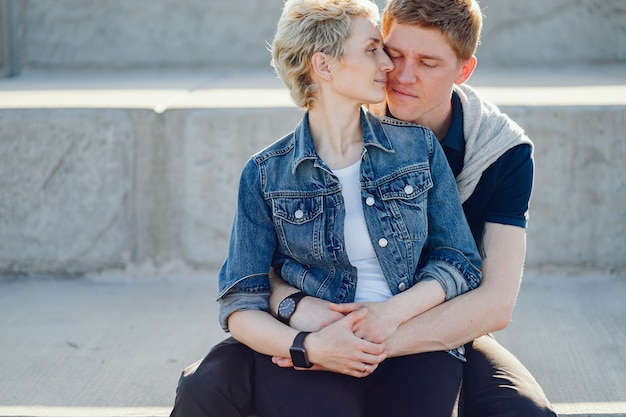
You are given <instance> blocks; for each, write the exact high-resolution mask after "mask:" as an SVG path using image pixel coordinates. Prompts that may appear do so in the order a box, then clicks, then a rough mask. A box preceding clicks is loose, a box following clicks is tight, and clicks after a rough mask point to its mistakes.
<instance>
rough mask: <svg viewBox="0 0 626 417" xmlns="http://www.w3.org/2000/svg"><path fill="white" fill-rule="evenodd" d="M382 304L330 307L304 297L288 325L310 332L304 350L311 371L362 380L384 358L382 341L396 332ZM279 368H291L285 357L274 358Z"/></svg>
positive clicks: (330, 304)
mask: <svg viewBox="0 0 626 417" xmlns="http://www.w3.org/2000/svg"><path fill="white" fill-rule="evenodd" d="M387 307H388V305H387V304H386V303H363V304H359V303H347V304H334V303H329V302H327V301H324V300H320V299H316V298H313V297H306V298H304V299H303V300H302V301H301V302H300V304H299V305H298V310H297V311H296V313H295V314H294V315H293V316H292V318H291V326H292V327H294V328H296V329H298V330H302V331H310V332H313V333H311V334H310V335H309V336H308V337H307V339H306V341H305V347H306V349H307V354H308V356H309V360H310V361H311V362H313V363H314V364H315V365H314V367H313V368H311V369H313V370H327V371H333V372H338V373H342V374H346V375H351V376H355V377H364V376H367V375H369V374H371V373H372V372H373V371H375V370H376V368H377V367H378V365H379V364H380V363H381V362H382V361H383V360H385V358H386V357H387V355H386V352H385V343H384V341H385V340H386V339H387V338H388V337H390V336H391V335H392V334H393V333H394V332H395V331H396V329H397V327H398V325H399V323H398V322H395V321H394V315H393V314H391V313H392V312H389V311H386V310H387ZM273 362H274V363H275V364H276V365H278V366H280V367H292V366H293V363H292V362H291V359H289V358H280V357H274V358H273Z"/></svg>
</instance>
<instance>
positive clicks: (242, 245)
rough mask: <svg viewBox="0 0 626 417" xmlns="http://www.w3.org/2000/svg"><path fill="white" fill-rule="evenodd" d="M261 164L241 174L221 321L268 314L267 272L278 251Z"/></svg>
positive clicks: (222, 279) (222, 284)
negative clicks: (247, 313) (249, 312)
mask: <svg viewBox="0 0 626 417" xmlns="http://www.w3.org/2000/svg"><path fill="white" fill-rule="evenodd" d="M261 178H262V176H261V170H260V167H259V165H257V163H256V162H255V161H254V160H253V159H251V160H250V161H248V163H247V164H246V166H245V167H244V170H243V172H242V174H241V179H240V182H239V194H238V201H237V210H236V213H235V219H234V221H233V226H232V231H231V236H230V243H229V247H228V257H227V258H226V261H225V262H224V264H223V265H222V268H221V269H220V272H219V294H218V296H217V301H218V302H219V320H220V324H221V326H222V328H223V329H224V330H226V331H228V324H227V321H228V316H229V315H230V314H232V313H234V312H235V311H240V310H264V311H269V294H270V285H269V277H268V272H269V270H270V265H271V262H272V258H273V256H274V251H275V249H276V242H277V239H276V231H275V229H274V224H273V221H272V215H271V210H270V207H268V205H267V203H266V201H265V199H264V197H263V190H262V187H263V184H262V183H261Z"/></svg>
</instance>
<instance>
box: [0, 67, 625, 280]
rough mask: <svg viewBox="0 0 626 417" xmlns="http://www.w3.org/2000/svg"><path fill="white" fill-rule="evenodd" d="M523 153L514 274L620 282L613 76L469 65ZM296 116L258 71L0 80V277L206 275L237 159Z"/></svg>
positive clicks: (617, 97) (621, 120) (617, 116)
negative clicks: (526, 170)
mask: <svg viewBox="0 0 626 417" xmlns="http://www.w3.org/2000/svg"><path fill="white" fill-rule="evenodd" d="M470 84H473V85H474V86H476V88H477V89H478V90H479V92H480V93H481V94H482V95H483V96H485V97H486V98H489V99H491V100H493V101H494V102H495V103H497V104H499V105H500V106H501V108H502V110H503V111H505V112H507V113H508V114H509V115H510V116H511V117H513V119H514V120H516V121H517V122H518V123H519V124H520V125H521V126H522V127H524V128H525V129H526V131H527V133H528V135H529V136H530V137H531V138H532V139H533V140H534V142H535V145H536V149H535V159H536V181H535V190H534V194H533V198H532V202H531V214H530V226H529V230H528V256H527V265H528V266H529V267H533V268H538V267H542V268H546V267H556V268H563V267H567V268H584V269H599V270H606V271H624V270H625V269H626V256H624V255H625V254H626V240H624V239H623V236H624V235H626V181H624V178H623V175H621V172H622V168H621V167H622V161H623V160H624V159H626V139H625V137H624V131H626V66H623V65H618V66H592V67H567V68H560V69H558V70H556V69H554V68H552V69H543V68H537V69H534V70H532V71H531V70H527V69H518V70H516V71H513V70H509V69H505V70H503V69H494V68H479V69H478V70H477V71H476V73H475V75H474V76H473V77H472V79H471V80H470ZM301 114H302V113H301V112H300V111H299V110H298V109H296V108H295V107H294V106H293V105H292V103H291V101H290V99H289V95H288V93H287V91H286V90H285V88H284V87H283V86H282V84H281V82H280V80H278V79H277V78H276V77H275V75H273V74H272V73H271V72H269V71H267V70H265V71H263V70H258V71H254V72H241V73H232V72H212V73H205V72H165V73H163V72H122V73H118V72H114V73H89V74H88V73H84V72H81V73H67V72H63V73H49V72H46V73H36V72H33V73H28V74H26V73H25V74H23V75H21V76H19V77H16V78H6V79H0V178H1V179H0V185H1V187H0V221H1V222H2V223H1V227H0V242H2V243H1V244H0V271H4V272H5V273H11V272H15V273H21V272H45V273H60V274H74V273H76V274H80V273H85V272H91V271H96V270H102V269H109V268H124V267H127V266H129V265H144V264H152V265H157V266H158V265H161V264H166V263H167V262H171V261H181V262H183V263H186V264H187V265H190V266H193V267H195V268H198V269H201V270H202V269H211V268H216V267H218V266H219V265H220V264H221V262H222V260H223V259H224V256H225V254H226V249H227V239H228V236H229V234H230V224H231V220H232V215H233V211H234V207H235V204H236V201H235V200H236V191H235V190H236V187H237V181H238V177H239V173H240V169H241V167H242V166H243V164H244V162H245V160H246V159H247V158H248V157H249V155H251V154H252V153H253V152H255V151H257V150H258V149H260V148H261V147H263V146H265V145H267V144H269V143H271V142H272V141H274V140H276V139H277V138H279V137H280V136H282V135H283V134H285V133H287V132H288V131H290V130H291V129H292V128H293V126H294V125H295V123H296V122H297V120H298V119H299V118H300V117H301Z"/></svg>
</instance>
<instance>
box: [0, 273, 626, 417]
mask: <svg viewBox="0 0 626 417" xmlns="http://www.w3.org/2000/svg"><path fill="white" fill-rule="evenodd" d="M215 277H216V274H215V271H213V272H209V273H206V274H197V273H193V272H190V271H189V270H187V269H186V268H184V267H182V266H180V265H171V266H170V267H169V268H168V269H167V270H161V271H159V272H157V271H153V270H151V269H149V268H141V269H135V270H128V271H125V272H124V273H119V272H118V273H115V272H109V273H105V274H92V275H90V276H87V277H84V278H83V279H67V278H62V277H60V278H59V277H56V278H55V277H50V276H48V277H31V278H28V279H18V280H8V279H0V317H2V318H3V320H0V334H2V338H0V367H1V369H2V378H0V416H5V417H18V416H34V417H66V416H69V417H83V416H85V417H118V416H119V417H144V416H158V417H161V416H167V415H169V412H170V411H171V407H172V405H173V401H174V396H175V389H176V384H177V381H178V377H179V375H180V372H181V371H182V369H183V368H184V367H185V366H186V365H188V364H190V363H192V362H194V361H196V360H197V359H199V358H201V357H203V356H204V355H205V354H206V353H207V352H208V350H209V349H210V348H211V347H212V346H213V345H214V344H215V343H217V342H219V341H220V340H222V339H223V338H224V337H225V336H226V335H225V334H224V333H223V331H222V330H221V329H220V328H219V325H218V323H217V304H216V303H215V302H214V301H213V300H214V299H215V296H216V294H217V283H216V278H215ZM625 297H626V276H624V275H622V276H619V275H610V274H578V275H572V274H564V273H558V274H545V273H542V272H538V271H527V273H526V278H525V281H524V283H523V285H522V289H521V292H520V295H519V301H518V306H517V308H516V310H515V313H514V315H513V321H512V323H511V325H510V326H509V327H508V328H507V329H506V330H504V331H502V332H498V333H496V334H495V337H496V338H497V339H498V340H500V342H501V343H502V344H503V345H504V346H506V347H507V348H508V349H510V350H511V351H512V352H513V353H515V354H516V355H517V356H518V358H519V359H520V360H521V361H522V362H523V363H524V364H525V365H526V367H527V368H528V369H529V370H530V371H531V372H532V374H533V375H534V376H535V378H536V379H537V380H538V382H539V383H540V384H541V385H542V387H543V388H544V391H545V393H546V395H547V396H548V398H549V399H550V401H551V402H552V403H553V404H554V407H555V408H556V411H557V412H558V413H559V415H560V416H561V417H582V416H593V417H625V416H626V396H625V392H624V389H623V387H624V386H625V384H626V362H624V360H623V358H624V357H625V355H626V350H625V348H624V346H626V321H625V318H626V304H624V302H623V301H624V299H625Z"/></svg>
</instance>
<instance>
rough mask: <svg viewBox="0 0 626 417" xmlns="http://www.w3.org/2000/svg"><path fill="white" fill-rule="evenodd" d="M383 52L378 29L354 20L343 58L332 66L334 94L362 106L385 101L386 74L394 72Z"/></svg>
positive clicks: (373, 24) (365, 22) (362, 18)
mask: <svg viewBox="0 0 626 417" xmlns="http://www.w3.org/2000/svg"><path fill="white" fill-rule="evenodd" d="M383 48H384V45H383V37H382V35H381V33H380V30H379V29H378V26H376V24H375V23H374V22H372V21H370V20H369V19H366V18H364V17H353V18H352V27H351V31H350V35H349V36H348V38H347V39H346V40H345V42H344V53H343V56H342V57H341V59H340V60H339V61H338V62H336V63H335V64H333V65H332V70H331V84H332V86H333V87H334V90H335V91H336V92H337V93H338V94H339V95H341V96H344V97H345V98H347V99H353V100H356V101H357V102H358V104H359V105H360V104H374V103H380V102H381V101H383V100H384V99H385V88H386V86H387V73H388V72H389V71H391V70H392V69H393V64H392V62H391V60H390V59H389V57H388V56H387V54H386V53H385V51H384V49H383Z"/></svg>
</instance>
